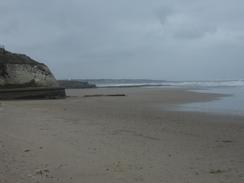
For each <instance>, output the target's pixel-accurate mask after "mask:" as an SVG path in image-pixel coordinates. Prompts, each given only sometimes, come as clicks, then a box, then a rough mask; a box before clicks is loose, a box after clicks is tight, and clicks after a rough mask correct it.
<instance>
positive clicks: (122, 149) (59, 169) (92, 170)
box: [0, 88, 244, 183]
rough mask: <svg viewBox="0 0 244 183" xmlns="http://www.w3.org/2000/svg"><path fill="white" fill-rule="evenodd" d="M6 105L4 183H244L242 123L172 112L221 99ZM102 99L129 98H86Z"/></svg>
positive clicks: (1, 121)
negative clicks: (172, 108) (178, 106)
mask: <svg viewBox="0 0 244 183" xmlns="http://www.w3.org/2000/svg"><path fill="white" fill-rule="evenodd" d="M67 93H68V95H69V96H70V97H68V98H67V99H66V100H31V101H27V100H22V101H1V102H0V183H17V182H18V183H37V182H39V183H42V182H44V183H56V182H57V183H58V182H61V183H67V182H71V183H80V182H82V183H96V182H99V183H108V182H113V183H126V182H128V183H134V182H145V183H149V182H153V183H161V182H163V183H167V182H168V183H206V182H209V183H215V182H216V183H231V182H233V183H243V182H244V173H243V172H244V117H240V116H233V115H232V116H231V115H217V114H208V113H197V112H176V111H167V110H165V108H166V107H168V106H172V105H176V104H181V103H186V102H194V101H209V100H214V99H217V98H218V97H220V96H219V95H217V94H206V93H205V94H201V93H194V92H189V91H186V90H182V89H149V88H148V89H146V88H127V89H123V88H120V89H89V90H68V91H67ZM96 94H99V95H101V94H103V95H108V94H126V96H117V97H116V96H114V97H111V96H110V97H109V96H100V97H83V96H84V95H96Z"/></svg>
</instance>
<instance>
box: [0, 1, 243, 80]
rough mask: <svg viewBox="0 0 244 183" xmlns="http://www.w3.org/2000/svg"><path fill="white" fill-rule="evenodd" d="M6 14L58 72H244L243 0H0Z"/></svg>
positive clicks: (201, 76) (5, 33)
mask: <svg viewBox="0 0 244 183" xmlns="http://www.w3.org/2000/svg"><path fill="white" fill-rule="evenodd" d="M0 19H1V21H0V43H1V44H4V45H5V47H6V48H7V49H9V50H11V51H14V52H21V53H25V54H28V55H29V56H31V57H33V58H35V59H37V60H39V61H41V62H44V63H46V64H47V65H48V66H49V67H50V68H51V69H52V71H53V72H54V74H55V75H56V77H57V78H81V79H86V78H148V79H166V80H210V79H211V80H216V79H244V1H243V0H6V1H4V0H0Z"/></svg>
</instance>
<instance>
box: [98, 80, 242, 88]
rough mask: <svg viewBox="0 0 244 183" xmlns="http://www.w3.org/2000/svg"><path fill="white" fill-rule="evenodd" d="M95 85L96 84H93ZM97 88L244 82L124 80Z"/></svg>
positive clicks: (235, 82) (237, 84)
mask: <svg viewBox="0 0 244 183" xmlns="http://www.w3.org/2000/svg"><path fill="white" fill-rule="evenodd" d="M95 84H96V83H95ZM96 85H97V86H98V87H153V86H158V87H160V86H161V87H164V86H175V87H244V80H233V81H158V82H156V81H153V82H141V80H138V82H136V81H135V80H133V82H130V81H128V80H126V81H125V82H123V81H121V80H119V82H116V81H114V82H113V83H111V82H109V83H106V80H105V81H104V82H103V83H97V84H96Z"/></svg>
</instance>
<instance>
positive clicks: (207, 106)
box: [81, 79, 244, 116]
mask: <svg viewBox="0 0 244 183" xmlns="http://www.w3.org/2000/svg"><path fill="white" fill-rule="evenodd" d="M81 81H87V82H89V83H92V84H96V86H97V87H99V88H113V87H116V88H117V87H150V88H186V89H189V90H192V91H195V92H201V93H202V92H205V93H218V94H225V95H224V96H223V97H220V98H219V99H217V100H213V101H210V102H192V103H186V104H182V105H177V106H175V107H173V108H172V107H170V110H172V109H173V110H177V111H191V112H194V111H196V112H208V113H219V114H232V115H240V116H244V80H216V81H165V80H148V79H97V80H81Z"/></svg>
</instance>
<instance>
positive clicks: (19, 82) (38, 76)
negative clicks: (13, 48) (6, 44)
mask: <svg viewBox="0 0 244 183" xmlns="http://www.w3.org/2000/svg"><path fill="white" fill-rule="evenodd" d="M43 88H46V90H45V91H46V92H44V93H45V94H44V93H43V97H45V96H47V97H48V96H49V95H48V92H47V91H48V89H52V91H54V90H53V89H54V88H59V84H58V82H57V80H56V79H55V77H54V75H53V74H52V72H51V71H50V70H49V68H48V67H47V66H46V65H45V64H43V63H39V62H37V61H35V60H33V59H31V58H30V57H28V56H26V55H23V54H16V53H12V52H9V51H7V50H5V49H4V48H0V89H1V90H4V89H15V90H16V89H22V90H21V91H23V89H29V90H30V91H31V90H32V89H34V92H33V93H30V95H31V96H33V95H35V93H36V92H35V91H37V90H38V89H42V90H43ZM60 89H61V88H59V90H60ZM4 92H5V93H6V91H4ZM63 93H64V91H63ZM39 94H40V92H39ZM52 95H53V94H52ZM62 95H65V94H62ZM2 98H3V97H2ZM26 98H28V95H27V96H26ZM0 99H1V93H0Z"/></svg>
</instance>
